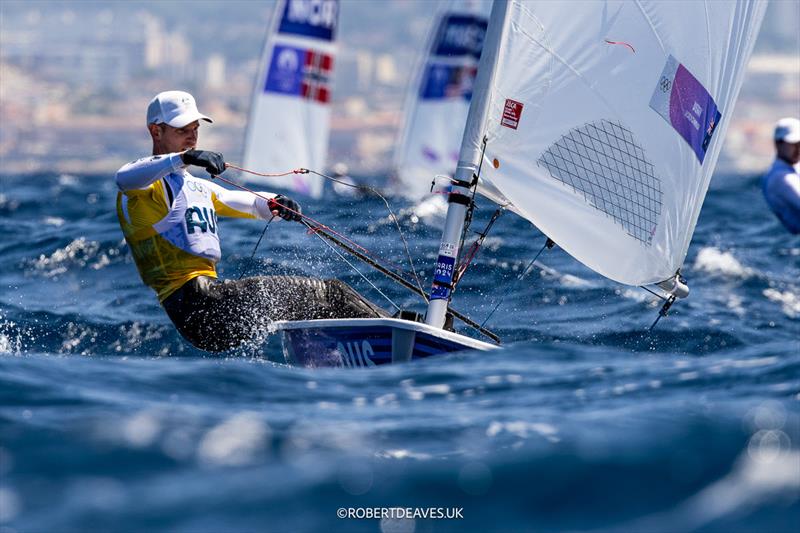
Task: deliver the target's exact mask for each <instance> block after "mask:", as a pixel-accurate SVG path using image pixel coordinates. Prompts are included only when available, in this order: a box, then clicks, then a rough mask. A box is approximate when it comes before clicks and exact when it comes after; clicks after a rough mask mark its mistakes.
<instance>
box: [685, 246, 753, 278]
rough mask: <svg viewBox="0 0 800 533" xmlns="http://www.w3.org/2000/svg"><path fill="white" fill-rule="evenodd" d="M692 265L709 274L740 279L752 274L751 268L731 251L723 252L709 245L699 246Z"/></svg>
mask: <svg viewBox="0 0 800 533" xmlns="http://www.w3.org/2000/svg"><path fill="white" fill-rule="evenodd" d="M693 267H694V269H695V270H699V271H701V272H707V273H709V274H715V275H721V276H728V277H735V278H742V279H745V278H749V277H750V276H752V275H753V269H751V268H747V267H745V266H744V265H742V263H740V262H739V261H738V260H737V259H736V258H735V257H734V256H733V254H732V253H731V252H723V251H721V250H719V249H718V248H714V247H710V246H707V247H704V248H701V249H700V251H699V252H697V257H696V258H695V260H694V265H693Z"/></svg>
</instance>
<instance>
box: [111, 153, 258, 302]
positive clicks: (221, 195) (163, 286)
mask: <svg viewBox="0 0 800 533" xmlns="http://www.w3.org/2000/svg"><path fill="white" fill-rule="evenodd" d="M184 167H185V165H184V163H183V161H182V160H181V154H180V153H174V154H164V155H156V156H152V157H145V158H142V159H139V160H137V161H134V162H132V163H128V164H127V165H125V166H123V167H122V168H121V169H119V171H117V175H116V180H117V186H118V187H119V189H120V192H119V193H118V194H117V216H118V217H119V223H120V226H121V227H122V233H123V234H124V235H125V240H126V241H127V242H128V246H129V247H130V249H131V253H132V254H133V258H134V260H135V261H136V267H137V268H138V269H139V275H140V276H141V277H142V281H143V282H144V283H145V284H146V285H148V286H149V287H151V288H152V289H153V290H154V291H156V294H158V300H159V302H163V301H164V300H165V299H166V298H167V297H168V296H169V295H170V294H172V293H173V292H175V291H176V290H177V289H179V288H180V287H181V286H182V285H183V284H184V283H186V282H187V281H189V280H191V279H193V278H196V277H197V276H210V277H214V278H215V277H217V272H216V263H217V261H219V259H220V256H221V251H220V243H219V228H218V226H217V216H218V215H219V216H229V217H239V218H262V219H267V218H270V217H271V214H270V211H269V207H268V206H267V200H265V199H264V198H260V197H259V196H256V195H255V194H252V193H249V192H244V191H230V190H227V189H224V188H222V187H220V186H219V185H217V184H215V183H212V182H210V181H208V180H203V179H199V178H196V177H194V176H192V175H191V174H189V173H188V172H187V171H186V170H185V168H184ZM259 194H260V195H262V196H264V197H265V198H271V197H272V196H273V194H272V193H259Z"/></svg>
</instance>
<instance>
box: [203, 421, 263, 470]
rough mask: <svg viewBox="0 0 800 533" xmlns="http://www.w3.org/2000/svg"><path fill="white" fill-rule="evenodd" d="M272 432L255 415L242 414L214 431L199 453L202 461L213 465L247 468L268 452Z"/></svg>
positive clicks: (210, 432)
mask: <svg viewBox="0 0 800 533" xmlns="http://www.w3.org/2000/svg"><path fill="white" fill-rule="evenodd" d="M270 433H271V431H270V428H269V426H267V424H266V423H264V422H262V421H261V419H260V418H259V416H258V415H257V414H255V413H249V412H244V413H239V414H236V415H234V416H233V417H231V418H229V419H227V420H225V421H223V422H222V423H221V424H219V425H217V426H215V427H213V428H211V430H209V431H208V432H207V433H206V434H205V436H203V439H202V440H201V441H200V446H199V447H198V449H197V454H198V458H199V459H200V460H201V461H202V462H204V463H206V464H209V465H217V466H222V465H229V466H230V465H243V464H247V463H250V462H252V461H253V460H254V459H255V458H256V456H257V455H258V454H259V453H260V452H261V451H262V450H264V448H265V447H266V445H267V442H268V440H269V435H270Z"/></svg>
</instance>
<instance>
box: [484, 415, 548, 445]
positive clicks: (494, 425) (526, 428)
mask: <svg viewBox="0 0 800 533" xmlns="http://www.w3.org/2000/svg"><path fill="white" fill-rule="evenodd" d="M504 432H505V433H509V434H511V435H514V436H515V437H519V438H521V439H527V438H528V436H529V435H530V434H536V435H539V436H541V437H544V438H545V439H547V440H549V441H550V442H559V441H560V440H561V439H560V438H559V437H558V429H556V428H555V427H554V426H551V425H550V424H545V423H541V422H538V423H537V422H526V421H524V420H512V421H511V422H498V421H492V422H491V423H490V424H489V427H488V428H486V436H487V437H496V436H498V435H500V434H501V433H504Z"/></svg>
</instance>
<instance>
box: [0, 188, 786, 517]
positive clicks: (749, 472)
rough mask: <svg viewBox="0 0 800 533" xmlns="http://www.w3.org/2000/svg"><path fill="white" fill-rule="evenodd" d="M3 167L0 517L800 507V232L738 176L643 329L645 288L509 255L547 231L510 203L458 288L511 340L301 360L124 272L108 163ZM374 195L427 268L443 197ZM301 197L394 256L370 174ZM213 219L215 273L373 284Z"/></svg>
mask: <svg viewBox="0 0 800 533" xmlns="http://www.w3.org/2000/svg"><path fill="white" fill-rule="evenodd" d="M0 180H2V181H1V183H2V187H1V188H0V235H2V241H0V282H2V283H0V286H1V287H2V291H0V531H3V532H11V531H20V532H22V531H153V530H169V531H187V532H188V531H192V532H194V531H320V530H335V531H367V532H368V531H381V532H387V533H389V532H411V531H416V532H428V531H653V532H662V531H663V532H668V531H719V532H727V531H759V532H764V531H769V532H771V531H776V532H778V531H796V530H797V524H798V523H800V239H798V237H792V236H790V235H789V234H787V233H786V232H784V231H783V229H782V228H781V227H780V226H779V224H778V222H777V221H776V220H775V219H774V217H773V216H772V214H771V213H769V211H768V210H767V208H766V205H765V204H764V202H763V200H762V199H761V197H760V192H759V188H758V182H757V179H756V178H754V177H743V176H717V177H716V178H715V181H714V182H713V184H712V188H711V191H710V192H709V195H708V197H707V200H706V203H705V206H704V209H703V212H702V214H701V217H700V220H699V223H698V225H697V231H696V233H695V236H694V239H693V241H692V245H691V248H690V250H689V253H688V256H687V260H686V265H685V268H684V270H683V273H684V275H685V277H686V278H687V279H688V280H689V284H690V286H691V288H692V294H691V296H690V297H689V299H688V300H686V301H679V302H678V303H676V304H675V306H674V307H673V309H672V311H671V313H670V315H669V316H668V317H667V318H665V319H662V320H661V322H660V323H659V324H658V327H657V328H656V330H655V331H654V332H653V333H652V334H648V333H647V328H648V327H649V325H650V323H651V322H652V321H653V320H654V319H655V317H656V315H657V312H658V303H657V302H656V301H655V298H653V297H652V296H651V295H649V294H647V293H645V292H644V291H642V290H640V289H635V288H628V287H623V286H619V285H617V284H615V283H613V282H610V281H608V280H605V279H604V278H602V277H600V276H598V275H596V274H593V273H592V272H590V271H589V270H587V269H586V268H584V267H583V266H581V265H580V264H578V263H576V262H575V261H574V260H572V259H571V258H570V257H569V256H568V255H567V254H565V253H564V252H562V251H560V250H559V249H558V248H555V249H553V250H552V251H548V252H545V253H544V254H543V256H542V257H541V258H540V260H539V262H538V263H537V265H536V266H535V267H534V268H533V270H532V272H531V273H530V275H529V276H528V277H527V278H526V279H525V280H524V281H522V282H515V281H514V280H515V278H516V277H517V276H518V275H519V274H520V272H521V271H522V270H523V269H524V267H525V266H526V265H527V264H528V262H529V261H530V259H531V258H532V257H533V256H534V255H535V253H536V251H538V249H539V248H540V247H541V246H542V244H543V242H544V237H543V236H542V235H541V234H540V233H538V232H537V231H536V230H535V229H534V228H532V227H531V226H530V224H528V223H527V222H525V221H523V220H521V219H519V218H516V217H515V216H513V215H510V214H507V215H504V216H503V217H501V218H500V220H499V221H498V222H497V224H496V225H495V228H494V230H493V233H492V234H491V236H490V237H489V238H488V239H487V241H486V244H485V246H484V249H483V250H482V251H481V253H480V254H479V255H478V257H477V259H476V260H475V261H474V266H473V267H472V268H471V270H470V271H469V272H468V274H467V275H466V277H465V279H464V282H463V283H462V285H461V286H460V289H459V291H458V293H457V295H456V298H455V302H454V307H456V308H458V309H459V310H461V311H463V312H465V313H467V314H468V315H470V316H472V317H473V318H475V319H476V320H478V321H482V320H483V318H484V317H486V316H487V314H488V313H489V312H490V310H491V309H492V308H493V307H494V306H495V304H496V303H497V302H498V300H499V299H502V300H503V303H502V304H501V306H500V307H499V308H498V310H497V312H496V313H495V314H494V315H493V316H492V318H491V320H490V321H489V322H488V323H487V326H489V327H491V328H493V329H494V330H495V331H496V332H497V333H499V334H500V335H501V337H502V338H503V339H504V341H505V342H504V348H503V349H502V350H500V351H497V352H492V353H478V352H464V353H459V354H452V355H447V356H441V357H435V358H431V359H429V360H425V361H422V362H419V363H413V364H405V365H396V366H386V367H382V368H377V369H349V368H347V369H317V370H313V369H304V368H295V367H289V366H286V365H285V364H282V363H281V359H282V352H281V348H280V345H279V342H278V340H277V339H275V338H272V337H271V338H270V339H269V341H268V343H267V344H266V346H265V347H263V348H253V347H250V348H246V349H242V350H239V351H237V352H233V353H229V354H225V355H224V356H210V355H208V354H205V353H203V352H200V351H198V350H196V349H194V348H192V347H191V346H189V345H188V344H187V343H186V342H184V341H183V340H182V339H181V338H180V336H179V335H178V334H177V333H176V331H175V330H174V328H173V327H172V326H171V324H170V322H169V321H168V319H167V318H166V316H165V314H164V313H163V311H162V310H161V309H160V307H159V306H158V304H157V301H156V299H155V296H154V295H153V294H152V292H151V291H150V290H149V289H147V288H146V287H144V286H143V285H142V284H141V282H140V280H139V278H138V274H137V272H136V269H135V266H134V265H133V263H132V260H131V258H130V254H129V252H128V250H127V247H126V246H125V244H124V242H123V240H122V235H121V233H120V230H119V227H118V225H117V221H116V215H115V208H114V198H115V187H114V184H113V180H112V178H111V177H110V176H68V175H34V176H2V177H1V178H0ZM393 205H394V206H395V207H396V209H397V211H398V212H400V213H401V215H400V219H401V226H402V228H403V231H404V234H405V236H406V238H407V239H408V240H409V243H410V247H411V252H412V255H413V256H414V257H415V259H416V260H417V267H418V268H419V269H420V270H421V271H422V275H423V278H424V280H425V281H424V284H425V286H426V287H427V286H428V284H429V280H430V274H431V264H432V263H433V261H434V259H435V252H436V250H437V246H438V239H439V232H438V230H437V229H436V223H437V222H436V217H435V216H434V217H433V218H432V219H427V218H426V217H424V216H421V215H418V214H414V212H413V206H412V205H411V204H408V203H406V202H403V201H394V202H393ZM304 209H305V212H306V213H308V214H310V215H312V216H313V217H315V218H317V219H318V220H320V221H323V222H325V223H327V224H330V225H331V226H333V227H335V228H337V229H339V230H341V231H343V232H345V233H346V234H347V235H348V236H350V237H352V238H354V239H355V240H357V241H358V242H359V243H360V244H362V245H364V246H366V247H368V248H369V249H371V250H373V251H375V252H376V253H377V254H379V255H380V256H381V257H384V258H386V259H388V260H391V261H393V262H396V263H402V262H403V261H404V252H403V249H402V246H401V241H400V239H399V238H398V235H397V230H396V229H395V228H394V225H393V224H391V223H390V222H389V220H388V218H387V213H386V211H385V209H384V206H383V203H382V202H381V201H380V200H377V199H369V198H368V199H362V200H358V201H354V200H347V199H326V200H323V201H318V202H314V201H306V202H304ZM491 213H492V207H491V206H490V205H488V204H486V203H482V204H481V205H480V208H479V209H478V210H477V212H476V220H475V222H474V224H473V229H476V230H477V229H482V228H483V226H484V225H485V224H486V221H487V220H488V218H489V216H490V215H491ZM219 227H220V230H221V232H222V237H223V253H224V260H223V262H222V263H221V271H222V275H223V276H225V277H236V276H238V275H239V274H240V272H242V270H243V269H244V270H245V271H246V272H248V273H266V274H270V273H293V274H304V275H316V276H324V277H339V278H342V279H344V280H345V281H347V282H349V283H351V284H352V285H354V286H355V287H357V288H358V289H359V290H360V291H362V292H363V293H364V294H365V295H367V296H368V297H369V298H371V299H372V300H373V301H376V302H377V303H379V304H386V302H385V301H384V300H383V299H382V297H381V296H380V295H379V294H377V293H376V292H374V291H373V290H372V289H371V288H370V287H369V285H367V284H366V283H365V282H363V280H361V279H360V278H359V276H358V275H356V274H355V273H354V272H353V271H352V270H351V269H350V267H348V266H347V265H346V264H344V263H343V262H342V261H341V260H340V259H339V258H338V257H337V256H336V255H335V254H333V253H332V252H331V251H330V250H329V249H328V248H327V247H326V246H325V245H324V244H323V243H321V242H320V241H319V240H318V239H317V238H316V237H315V236H313V235H309V234H307V233H306V232H305V231H303V228H302V227H301V226H299V225H297V224H291V223H285V222H281V223H276V224H273V225H271V226H270V227H269V229H268V231H267V233H266V236H265V240H264V242H263V243H262V245H261V246H260V247H259V249H258V250H257V251H256V254H255V257H254V259H253V260H252V261H251V260H250V254H251V252H252V251H253V246H254V244H255V242H256V240H257V239H258V235H259V234H260V232H261V230H262V228H263V225H262V224H261V223H259V222H255V221H242V220H221V222H220V226H219ZM361 269H362V271H364V272H365V273H367V275H368V277H369V278H370V279H371V280H372V281H373V282H374V283H375V284H376V285H377V286H378V287H379V288H380V289H381V290H382V291H383V292H385V293H386V294H387V296H389V297H390V298H392V299H393V300H395V301H396V302H397V303H398V304H400V305H402V306H404V307H409V308H415V309H417V310H422V308H421V306H420V305H419V302H418V301H417V300H416V299H415V297H413V296H411V295H409V294H408V293H406V292H405V290H404V289H402V288H398V287H396V286H395V285H393V284H392V283H391V282H390V281H388V280H386V279H385V278H383V277H382V276H380V275H378V274H374V273H371V272H369V270H368V269H367V267H361ZM387 307H388V305H387ZM341 508H344V509H345V514H346V515H347V514H348V513H350V515H351V516H353V515H354V516H366V513H367V511H366V509H373V508H383V509H386V511H385V512H386V513H389V512H390V511H389V509H390V508H401V509H403V511H402V512H401V511H392V513H394V514H393V515H389V516H388V517H385V518H384V519H374V518H339V517H338V516H337V513H339V512H341V511H339V509H341ZM429 508H435V512H436V513H437V514H443V515H445V518H440V519H429V518H423V517H422V513H423V512H430V511H425V510H426V509H429ZM348 509H349V511H348ZM403 513H405V514H410V515H411V516H412V517H411V518H405V519H399V518H398V517H399V516H405V514H403ZM415 513H416V516H415ZM447 515H450V516H451V517H452V518H449V519H448V518H446V517H447ZM454 515H455V517H453V516H454ZM392 516H394V518H392Z"/></svg>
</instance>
